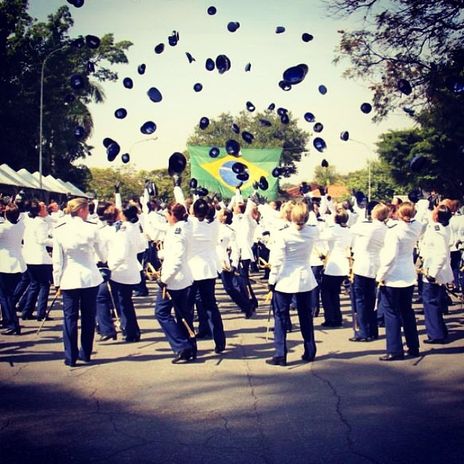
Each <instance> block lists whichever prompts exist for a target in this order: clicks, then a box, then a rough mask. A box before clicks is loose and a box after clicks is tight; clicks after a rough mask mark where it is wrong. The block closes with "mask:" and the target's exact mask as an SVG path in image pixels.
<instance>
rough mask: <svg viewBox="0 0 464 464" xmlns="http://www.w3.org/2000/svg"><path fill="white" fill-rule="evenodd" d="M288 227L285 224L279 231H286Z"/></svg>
mask: <svg viewBox="0 0 464 464" xmlns="http://www.w3.org/2000/svg"><path fill="white" fill-rule="evenodd" d="M288 227H289V226H288V224H285V225H284V226H283V227H282V228H280V229H279V231H281V230H285V229H288Z"/></svg>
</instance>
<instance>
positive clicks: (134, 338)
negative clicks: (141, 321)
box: [124, 335, 140, 343]
mask: <svg viewBox="0 0 464 464" xmlns="http://www.w3.org/2000/svg"><path fill="white" fill-rule="evenodd" d="M124 341H125V342H126V343H135V342H139V341H140V335H136V336H135V337H126V338H125V339H124Z"/></svg>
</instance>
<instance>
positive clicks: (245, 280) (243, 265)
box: [238, 259, 258, 307]
mask: <svg viewBox="0 0 464 464" xmlns="http://www.w3.org/2000/svg"><path fill="white" fill-rule="evenodd" d="M250 263H251V260H250V259H241V260H240V264H239V266H238V272H239V285H240V288H241V289H242V293H243V294H244V295H249V298H250V300H251V303H252V304H253V305H254V306H255V307H257V306H258V300H257V299H256V296H255V293H254V292H253V288H252V287H251V284H250Z"/></svg>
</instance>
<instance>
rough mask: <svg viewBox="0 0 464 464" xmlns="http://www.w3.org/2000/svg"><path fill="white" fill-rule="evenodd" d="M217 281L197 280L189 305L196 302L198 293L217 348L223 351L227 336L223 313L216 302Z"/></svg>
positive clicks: (194, 283) (193, 285) (192, 289)
mask: <svg viewBox="0 0 464 464" xmlns="http://www.w3.org/2000/svg"><path fill="white" fill-rule="evenodd" d="M215 285H216V279H202V280H195V281H194V282H193V284H192V288H191V293H190V301H189V305H192V307H193V304H194V302H195V296H196V294H197V292H198V293H199V295H200V299H201V303H202V305H203V310H204V312H205V314H206V316H207V318H208V325H209V328H210V330H211V333H212V334H213V339H214V342H215V344H216V348H217V349H219V350H223V349H224V348H225V346H226V336H225V333H224V325H223V324H222V317H221V313H220V312H219V308H218V305H217V302H216V295H215V293H214V290H215Z"/></svg>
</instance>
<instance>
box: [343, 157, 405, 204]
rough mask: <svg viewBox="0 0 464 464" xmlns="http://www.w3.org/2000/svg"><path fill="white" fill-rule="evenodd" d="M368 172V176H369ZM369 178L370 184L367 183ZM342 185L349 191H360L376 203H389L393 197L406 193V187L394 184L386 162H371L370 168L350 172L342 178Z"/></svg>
mask: <svg viewBox="0 0 464 464" xmlns="http://www.w3.org/2000/svg"><path fill="white" fill-rule="evenodd" d="M369 170H370V175H369ZM369 178H370V182H369ZM342 183H344V185H346V187H347V188H348V189H349V190H354V191H361V192H363V193H364V194H365V195H366V196H368V194H369V184H370V198H371V199H373V200H377V201H387V202H388V201H391V199H392V197H393V195H404V194H406V193H408V190H407V188H406V187H404V186H401V185H400V184H398V183H397V182H395V180H394V178H393V177H392V173H391V167H390V164H388V163H387V162H386V161H371V162H370V166H367V167H365V168H363V169H359V170H357V171H353V172H350V173H348V174H346V175H345V176H343V177H342Z"/></svg>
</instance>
